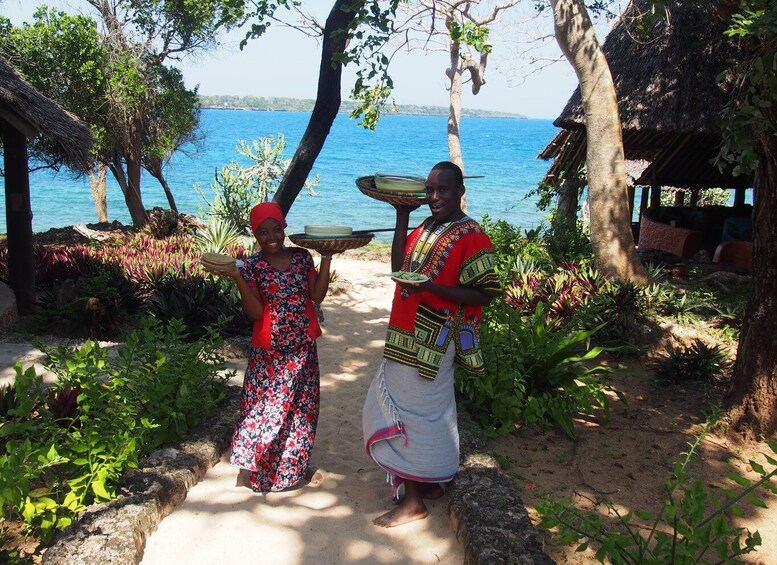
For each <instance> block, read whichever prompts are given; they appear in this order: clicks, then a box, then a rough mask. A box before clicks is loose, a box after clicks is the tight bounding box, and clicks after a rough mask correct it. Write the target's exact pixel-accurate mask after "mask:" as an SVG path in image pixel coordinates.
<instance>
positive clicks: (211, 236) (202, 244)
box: [194, 217, 243, 253]
mask: <svg viewBox="0 0 777 565" xmlns="http://www.w3.org/2000/svg"><path fill="white" fill-rule="evenodd" d="M242 237H243V234H242V232H241V230H240V229H239V228H237V227H236V226H234V225H233V224H232V223H230V222H229V221H227V220H224V219H222V218H216V217H211V218H210V219H209V220H208V224H207V226H205V227H204V228H202V229H200V230H198V231H197V233H196V234H195V236H194V240H195V242H196V244H197V247H199V249H200V251H202V252H209V253H224V252H225V251H226V250H227V248H229V247H231V246H235V245H237V244H238V243H239V242H240V241H241V239H242Z"/></svg>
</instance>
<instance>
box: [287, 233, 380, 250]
mask: <svg viewBox="0 0 777 565" xmlns="http://www.w3.org/2000/svg"><path fill="white" fill-rule="evenodd" d="M373 237H375V234H373V233H368V234H364V235H349V236H342V237H333V238H331V239H326V238H323V237H311V236H308V235H305V234H304V233H295V234H293V235H290V236H289V239H290V240H291V242H292V243H293V244H294V245H299V246H300V247H306V248H308V249H313V250H314V251H318V252H319V253H341V252H342V251H348V250H349V249H356V248H357V247H364V246H365V245H367V244H368V243H369V242H370V241H372V238H373Z"/></svg>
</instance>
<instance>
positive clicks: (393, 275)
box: [391, 271, 429, 286]
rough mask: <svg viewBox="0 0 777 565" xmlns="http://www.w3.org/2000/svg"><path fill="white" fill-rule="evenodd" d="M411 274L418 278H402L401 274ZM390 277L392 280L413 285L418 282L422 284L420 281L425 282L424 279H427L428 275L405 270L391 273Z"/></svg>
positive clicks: (416, 284)
mask: <svg viewBox="0 0 777 565" xmlns="http://www.w3.org/2000/svg"><path fill="white" fill-rule="evenodd" d="M411 274H412V275H414V276H415V277H418V278H413V279H403V278H402V275H405V276H406V275H411ZM391 279H392V280H393V281H394V282H398V283H405V284H410V285H413V286H418V285H419V284H422V283H425V282H426V281H428V280H429V277H427V276H425V275H421V274H419V273H408V272H406V271H396V272H395V273H391Z"/></svg>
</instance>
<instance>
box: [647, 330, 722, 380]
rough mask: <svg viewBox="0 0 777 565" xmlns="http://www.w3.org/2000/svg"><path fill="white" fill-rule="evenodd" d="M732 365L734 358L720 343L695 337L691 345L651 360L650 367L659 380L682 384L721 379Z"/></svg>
mask: <svg viewBox="0 0 777 565" xmlns="http://www.w3.org/2000/svg"><path fill="white" fill-rule="evenodd" d="M730 366H731V359H730V358H729V355H728V353H726V351H725V350H724V349H723V348H722V347H721V346H720V345H718V344H716V345H712V346H711V345H709V344H707V343H705V342H704V341H702V340H700V339H696V340H694V341H693V343H691V345H688V346H679V347H672V348H670V349H669V351H668V352H667V354H666V355H665V356H662V357H661V358H659V359H657V360H655V361H653V362H652V363H650V364H649V365H648V370H649V371H650V372H651V373H652V374H653V376H655V378H656V379H657V380H658V381H659V382H669V383H683V382H687V381H696V382H698V381H714V380H717V379H720V378H722V377H723V376H725V374H726V373H727V371H728V369H729V368H730Z"/></svg>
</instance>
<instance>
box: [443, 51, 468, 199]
mask: <svg viewBox="0 0 777 565" xmlns="http://www.w3.org/2000/svg"><path fill="white" fill-rule="evenodd" d="M460 47H461V46H460V45H459V42H458V41H453V40H451V46H450V55H451V66H450V67H449V68H448V69H447V70H446V71H445V74H446V75H447V76H448V79H449V80H450V92H449V95H448V100H449V105H448V106H449V108H448V157H449V158H450V160H451V163H456V164H457V165H458V166H459V168H460V169H461V172H462V174H464V158H463V157H462V156H461V134H460V131H459V124H460V123H461V84H462V78H461V76H462V73H463V69H462V68H461V66H460V65H459V62H460V61H459V49H460ZM461 209H462V210H463V211H464V212H466V211H467V195H466V193H465V194H464V196H463V197H462V198H461Z"/></svg>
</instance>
